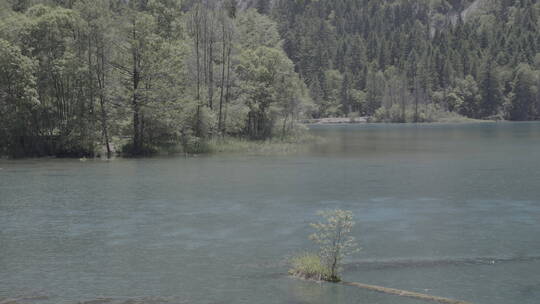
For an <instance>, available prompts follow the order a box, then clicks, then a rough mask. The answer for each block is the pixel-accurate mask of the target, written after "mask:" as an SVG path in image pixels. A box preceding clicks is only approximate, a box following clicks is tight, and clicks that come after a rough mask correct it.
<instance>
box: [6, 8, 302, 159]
mask: <svg viewBox="0 0 540 304" xmlns="http://www.w3.org/2000/svg"><path fill="white" fill-rule="evenodd" d="M232 4H233V3H232V2H231V1H225V2H223V3H222V2H221V1H220V2H219V3H213V4H210V3H206V2H205V1H201V0H195V1H180V0H152V1H116V0H96V1H89V0H79V1H65V2H59V1H48V0H35V1H5V0H2V1H1V2H0V5H1V8H2V16H1V17H2V22H0V39H1V40H0V52H1V55H2V58H1V59H0V73H1V75H0V78H1V79H2V83H1V84H0V86H1V88H0V91H1V94H2V100H1V102H0V111H1V113H2V114H3V118H5V119H4V120H3V121H2V122H0V135H1V137H2V139H1V141H0V153H1V154H10V155H13V156H15V155H17V156H32V155H56V156H60V155H62V156H75V157H81V156H93V155H95V154H96V152H97V151H101V150H103V149H102V148H101V147H100V146H104V147H106V150H107V154H108V155H109V156H110V154H111V153H112V152H113V150H114V147H115V146H116V147H119V149H118V150H117V152H122V153H124V154H126V155H130V156H144V155H149V154H152V153H155V152H156V151H158V150H160V149H162V148H164V149H169V147H173V146H177V145H181V146H183V150H185V151H188V152H190V153H202V152H205V151H207V150H209V147H208V141H209V140H211V139H212V138H213V137H218V136H239V137H245V136H247V137H249V138H252V139H270V138H271V137H273V136H275V135H276V134H279V136H281V137H284V136H288V135H289V133H292V132H293V129H294V128H293V123H292V122H293V121H294V120H295V119H297V118H298V117H299V116H300V115H303V112H302V111H304V110H305V109H307V108H308V107H304V104H310V98H309V94H308V93H307V89H305V86H304V85H303V82H302V81H300V79H299V77H298V76H297V75H296V73H295V71H294V69H293V65H292V63H291V61H290V60H289V59H288V58H287V56H286V55H285V53H284V51H283V49H282V44H281V38H280V36H279V33H278V32H277V24H276V23H275V22H274V21H273V20H271V19H270V18H269V17H267V16H263V15H261V14H260V13H258V12H257V11H256V10H247V11H237V10H236V9H235V8H233V7H232ZM260 9H261V11H267V10H268V8H264V9H262V7H260ZM14 67H19V69H15V68H14ZM4 84H5V86H4ZM291 84H292V85H291ZM4 97H5V98H4ZM282 121H285V123H283V125H282V127H281V128H279V130H280V131H279V133H278V132H275V129H276V126H275V123H276V122H282ZM118 138H121V139H122V140H121V141H122V144H120V145H114V144H113V143H112V141H113V140H116V139H118ZM127 139H129V140H127ZM126 141H127V142H126ZM31 143H35V144H31Z"/></svg>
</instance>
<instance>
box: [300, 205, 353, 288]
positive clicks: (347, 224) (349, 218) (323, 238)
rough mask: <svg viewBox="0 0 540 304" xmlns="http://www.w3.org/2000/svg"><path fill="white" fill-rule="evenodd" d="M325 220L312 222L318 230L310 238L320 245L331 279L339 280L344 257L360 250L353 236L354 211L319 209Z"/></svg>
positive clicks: (322, 257) (321, 254)
mask: <svg viewBox="0 0 540 304" xmlns="http://www.w3.org/2000/svg"><path fill="white" fill-rule="evenodd" d="M317 214H318V215H320V216H322V217H323V218H324V219H325V221H324V222H319V223H314V224H311V227H313V228H315V229H316V230H317V232H315V233H314V234H312V235H311V236H310V239H311V240H313V241H314V242H315V243H317V244H319V245H320V251H319V255H320V257H321V259H322V261H323V263H324V264H326V266H327V267H328V268H330V278H329V280H330V281H333V282H339V281H340V278H339V273H340V272H341V270H342V266H341V263H342V261H343V258H345V257H346V256H349V255H351V254H353V253H355V252H357V251H358V245H357V244H356V241H355V238H354V237H353V236H351V231H352V227H353V226H354V224H355V222H354V221H353V213H352V212H351V211H345V210H341V209H336V210H332V211H319V212H318V213H317Z"/></svg>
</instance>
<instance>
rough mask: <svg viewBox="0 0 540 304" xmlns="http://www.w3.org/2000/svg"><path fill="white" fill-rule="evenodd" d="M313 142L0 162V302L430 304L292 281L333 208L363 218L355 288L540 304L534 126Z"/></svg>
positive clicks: (332, 129) (356, 133) (389, 131)
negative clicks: (290, 263) (299, 257)
mask: <svg viewBox="0 0 540 304" xmlns="http://www.w3.org/2000/svg"><path fill="white" fill-rule="evenodd" d="M311 132H312V133H313V134H316V135H318V136H321V137H323V138H325V140H324V141H321V142H320V143H317V144H314V145H312V146H310V147H309V149H301V150H299V151H298V152H296V153H291V154H289V155H245V154H238V153H233V154H217V155H212V156H201V157H196V158H184V157H159V158H152V159H116V160H114V161H101V160H90V161H86V162H80V161H78V160H54V159H47V160H45V159H43V160H42V159H37V160H36V159H30V160H18V161H5V160H0V168H2V170H0V302H1V301H2V298H17V297H25V296H26V299H21V300H19V302H20V303H47V304H48V303H77V302H84V301H92V300H96V299H100V298H101V300H98V301H97V302H96V304H97V303H98V302H99V301H101V302H107V303H261V304H266V303H379V304H391V303H400V304H401V303H405V304H408V303H425V302H421V301H418V300H414V299H407V298H400V297H396V296H389V295H383V294H378V293H374V292H370V291H364V290H360V289H356V288H353V287H347V286H340V285H332V284H318V283H313V282H306V281H301V280H295V279H291V278H289V277H287V276H286V272H287V264H286V258H287V257H288V256H290V255H291V254H294V253H297V252H302V251H303V250H305V249H310V248H313V247H312V245H311V244H310V241H309V240H308V239H307V236H308V235H309V233H310V232H311V230H310V228H309V223H310V222H313V221H316V220H317V217H316V215H315V212H316V211H317V210H320V209H331V208H342V209H348V210H351V211H353V212H354V214H355V215H356V219H357V225H356V227H355V229H354V234H355V236H356V237H357V238H358V240H359V242H360V244H361V247H362V251H361V252H360V253H359V254H357V255H355V256H354V257H353V258H351V259H349V260H348V261H347V264H346V267H345V272H344V279H346V280H348V281H358V282H362V283H366V284H375V285H382V286H385V287H392V288H398V289H405V290H410V291H415V292H422V293H427V294H432V295H437V296H443V297H448V298H454V299H460V300H464V301H469V302H472V303H479V304H507V303H520V304H533V303H534V304H536V303H538V302H540V123H485V124H484V123H481V124H432V125H413V124H410V125H409V124H406V125H383V124H377V125H368V124H363V125H338V126H330V125H322V126H312V127H311ZM28 295H30V296H28ZM31 295H38V296H35V297H34V298H32V296H31Z"/></svg>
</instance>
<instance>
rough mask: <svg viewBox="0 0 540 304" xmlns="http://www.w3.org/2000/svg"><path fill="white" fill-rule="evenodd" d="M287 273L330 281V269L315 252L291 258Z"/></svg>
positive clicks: (309, 278)
mask: <svg viewBox="0 0 540 304" xmlns="http://www.w3.org/2000/svg"><path fill="white" fill-rule="evenodd" d="M290 262H291V266H292V268H291V269H290V270H289V274H290V275H293V276H297V277H301V278H304V279H308V280H317V281H330V279H331V271H330V268H328V267H327V266H326V265H325V264H324V263H323V262H322V260H321V257H319V256H318V255H317V254H314V253H304V254H301V255H298V256H295V257H293V258H292V259H291V261H290Z"/></svg>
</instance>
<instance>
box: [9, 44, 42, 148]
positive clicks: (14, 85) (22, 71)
mask: <svg viewBox="0 0 540 304" xmlns="http://www.w3.org/2000/svg"><path fill="white" fill-rule="evenodd" d="M36 66H37V65H36V62H35V61H34V60H32V59H31V58H28V57H26V56H24V55H23V54H22V52H21V50H20V49H19V48H18V47H16V46H13V45H11V44H10V43H9V42H7V41H5V40H2V39H0V117H2V119H1V120H0V153H2V152H3V153H8V154H10V155H13V156H24V155H27V154H33V153H36V152H39V151H35V150H36V149H35V148H36V147H34V146H33V145H35V144H36V143H35V142H34V140H35V138H34V137H33V136H35V135H38V133H37V131H38V130H37V128H36V124H35V123H36V121H35V114H36V110H37V107H38V106H39V101H38V99H37V90H36V78H35V77H34V73H35V70H36ZM2 150H4V151H2Z"/></svg>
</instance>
